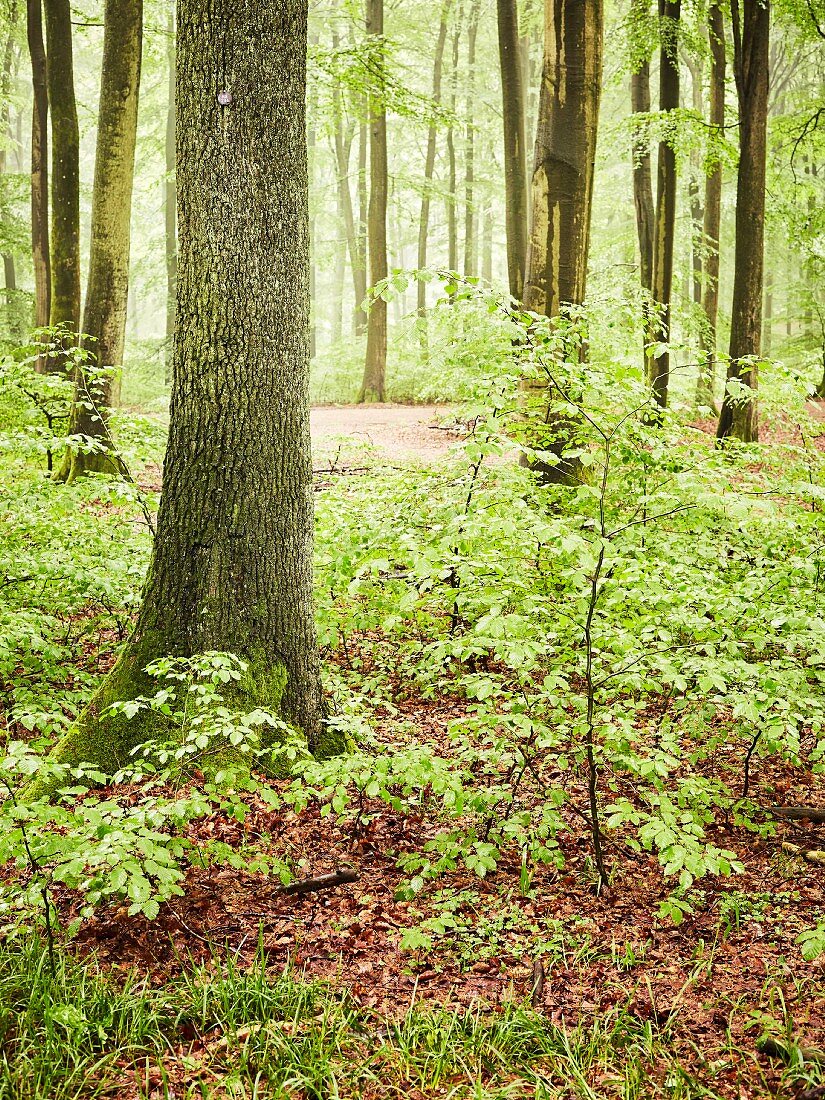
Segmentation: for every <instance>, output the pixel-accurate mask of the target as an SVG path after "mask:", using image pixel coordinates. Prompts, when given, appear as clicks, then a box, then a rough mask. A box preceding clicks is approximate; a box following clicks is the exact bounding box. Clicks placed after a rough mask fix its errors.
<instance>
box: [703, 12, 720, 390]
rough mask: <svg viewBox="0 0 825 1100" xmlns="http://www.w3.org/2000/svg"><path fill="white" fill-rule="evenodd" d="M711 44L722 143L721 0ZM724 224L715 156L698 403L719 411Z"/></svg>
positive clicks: (715, 120)
mask: <svg viewBox="0 0 825 1100" xmlns="http://www.w3.org/2000/svg"><path fill="white" fill-rule="evenodd" d="M708 42H709V45H710V106H709V112H708V124H709V126H710V128H711V130H710V139H711V141H717V142H718V141H720V140H721V139H722V137H723V136H724V132H725V131H724V126H725V17H724V14H723V12H722V5H721V0H712V2H711V5H710V8H709V9H708ZM721 223H722V165H721V162H720V160H719V158H718V157H714V160H713V164H712V167H711V170H710V171H709V172H708V173H707V175H706V176H705V212H704V222H703V226H702V237H703V240H704V246H705V247H704V251H705V277H704V281H703V287H702V312H703V313H704V324H703V326H702V330H701V332H700V337H699V339H700V344H699V346H700V367H699V382H698V385H697V390H696V401H697V404H699V405H708V406H710V408H711V409H715V407H716V406H715V403H714V396H713V383H714V375H715V374H716V317H717V314H718V312H719V233H720V227H721Z"/></svg>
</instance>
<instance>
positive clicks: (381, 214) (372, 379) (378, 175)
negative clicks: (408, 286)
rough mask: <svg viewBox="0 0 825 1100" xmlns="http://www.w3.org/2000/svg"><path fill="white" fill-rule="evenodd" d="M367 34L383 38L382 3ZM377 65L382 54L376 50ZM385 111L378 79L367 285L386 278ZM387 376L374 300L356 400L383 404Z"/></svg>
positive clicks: (370, 2) (375, 3) (383, 317)
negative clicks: (368, 277) (368, 280)
mask: <svg viewBox="0 0 825 1100" xmlns="http://www.w3.org/2000/svg"><path fill="white" fill-rule="evenodd" d="M367 34H370V35H374V36H375V37H376V38H378V40H379V42H380V41H381V40H382V39H383V35H384V0H367ZM379 66H380V67H381V68H382V67H383V52H382V51H380V50H379ZM388 184H389V180H388V172H387V111H386V107H385V104H384V95H383V87H382V81H381V79H380V78H379V80H378V87H377V88H376V89H375V91H374V93H373V95H372V97H371V102H370V204H369V212H368V214H367V234H368V237H369V256H370V283H371V285H372V286H375V285H376V283H380V282H381V281H382V279H386V278H387V275H388V262H387V191H388ZM386 373H387V303H386V302H385V301H384V300H383V298H376V299H375V300H374V301H373V302H372V303H371V304H370V311H369V316H368V318H367V355H366V360H365V362H364V378H363V381H362V382H361V392H360V393H359V395H358V400H359V401H383V400H384V386H385V380H386Z"/></svg>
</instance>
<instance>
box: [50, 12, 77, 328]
mask: <svg viewBox="0 0 825 1100" xmlns="http://www.w3.org/2000/svg"><path fill="white" fill-rule="evenodd" d="M44 11H45V15H46V56H47V66H46V69H47V74H48V89H49V107H50V110H51V118H52V172H51V186H52V226H51V275H52V293H51V309H50V313H49V323H50V324H52V325H66V326H67V327H68V328H70V329H71V330H73V331H74V332H77V331H78V330H79V327H80V131H79V129H78V125H77V104H76V102H75V94H74V63H73V59H72V13H71V5H70V3H69V0H44Z"/></svg>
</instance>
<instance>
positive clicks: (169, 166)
mask: <svg viewBox="0 0 825 1100" xmlns="http://www.w3.org/2000/svg"><path fill="white" fill-rule="evenodd" d="M166 33H167V40H166V71H167V74H168V80H169V90H168V97H167V105H166V179H165V180H164V185H163V214H164V229H165V237H166V341H165V377H166V383H167V385H168V384H170V383H171V381H172V364H173V363H174V355H175V300H176V297H177V277H178V276H177V272H178V242H177V202H178V200H177V193H176V188H175V13H174V9H173V8H172V7H170V8H169V13H168V15H167V21H166Z"/></svg>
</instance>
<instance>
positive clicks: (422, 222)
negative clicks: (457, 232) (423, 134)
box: [417, 0, 453, 317]
mask: <svg viewBox="0 0 825 1100" xmlns="http://www.w3.org/2000/svg"><path fill="white" fill-rule="evenodd" d="M452 2H453V0H443V3H442V6H441V21H440V23H439V26H438V39H437V41H436V44H435V60H434V62H433V117H432V120H431V122H430V125H429V128H428V130H427V155H426V159H425V161H424V189H423V192H422V194H421V216H420V217H419V220H418V269H419V271H421V270H422V269H423V268H425V267H426V266H427V243H428V237H429V231H430V192H431V190H432V183H433V173H434V171H435V151H436V138H437V136H438V126H437V120H436V117H435V113H436V111H437V109H438V108H439V107H440V106H441V72H442V69H443V64H444V46H445V44H446V41H447V21H448V19H449V15H450V8H451V7H452ZM417 293H418V300H417V307H418V315H419V317H423V316H424V314H425V312H426V309H427V284H426V283H425V282H424V280H423V279H419V280H418V288H417Z"/></svg>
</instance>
